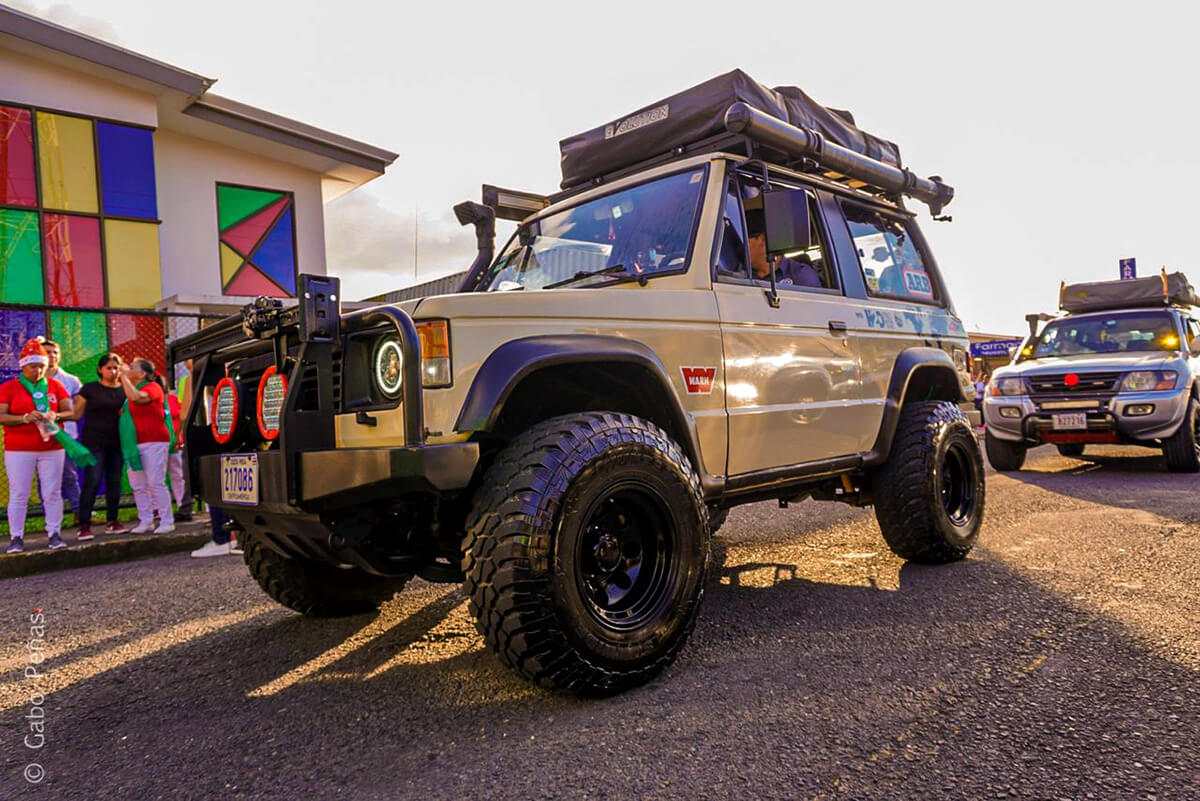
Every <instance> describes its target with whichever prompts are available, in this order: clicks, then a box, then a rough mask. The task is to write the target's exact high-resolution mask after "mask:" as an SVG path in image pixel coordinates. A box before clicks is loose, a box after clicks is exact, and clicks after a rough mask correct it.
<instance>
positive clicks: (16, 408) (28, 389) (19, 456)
mask: <svg viewBox="0 0 1200 801" xmlns="http://www.w3.org/2000/svg"><path fill="white" fill-rule="evenodd" d="M19 361H20V365H21V374H20V375H19V376H17V377H16V378H13V379H10V380H8V381H5V382H4V383H3V384H0V425H3V426H4V469H5V471H6V472H7V473H8V527H9V532H10V536H11V540H10V542H9V545H8V553H20V552H21V551H22V550H24V543H25V515H26V512H27V511H28V509H29V493H30V490H31V489H32V486H33V474H34V473H35V472H36V473H37V475H38V478H39V480H40V481H41V487H42V508H43V510H44V511H45V514H46V531H48V532H50V547H51V548H53V549H58V548H65V547H67V544H66V543H65V542H63V540H62V534H61V532H62V519H63V500H62V474H63V460H64V459H65V458H66V454H65V453H64V452H63V446H62V444H60V442H59V439H58V438H57V437H56V436H55V433H56V432H57V431H59V430H61V429H59V428H58V425H57V423H56V422H55V421H57V420H59V419H71V415H72V406H71V396H70V395H68V394H67V390H66V388H65V387H63V385H62V384H60V383H58V382H57V381H55V380H54V379H53V378H49V379H48V378H46V366H47V364H48V363H49V359H48V357H47V356H46V349H45V348H43V347H42V343H41V337H36V338H34V339H31V340H29V341H28V342H26V343H25V346H24V347H22V348H21V355H20V357H19Z"/></svg>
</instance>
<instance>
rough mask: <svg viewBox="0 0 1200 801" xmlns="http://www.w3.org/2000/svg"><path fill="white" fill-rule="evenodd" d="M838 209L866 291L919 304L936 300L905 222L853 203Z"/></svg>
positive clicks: (931, 282)
mask: <svg viewBox="0 0 1200 801" xmlns="http://www.w3.org/2000/svg"><path fill="white" fill-rule="evenodd" d="M842 208H843V209H844V210H845V213H846V225H847V226H848V227H849V229H850V237H851V238H852V239H853V240H854V249H855V252H856V253H857V254H858V264H859V267H860V268H861V270H862V275H863V280H864V281H865V282H866V285H867V292H868V293H870V294H871V295H872V296H874V297H885V298H899V299H903V300H909V301H917V302H921V303H933V302H936V301H938V300H939V298H938V297H937V290H936V288H935V287H934V283H933V279H932V276H930V274H929V271H928V269H927V267H926V265H925V259H924V257H923V256H922V255H921V252H920V250H919V249H918V248H917V244H916V242H915V241H913V237H912V233H911V231H910V229H909V223H907V222H905V221H903V220H900V219H897V218H895V217H891V216H889V215H885V214H881V213H880V212H878V211H875V210H874V209H869V208H866V207H864V206H859V205H857V204H853V203H843V204H842Z"/></svg>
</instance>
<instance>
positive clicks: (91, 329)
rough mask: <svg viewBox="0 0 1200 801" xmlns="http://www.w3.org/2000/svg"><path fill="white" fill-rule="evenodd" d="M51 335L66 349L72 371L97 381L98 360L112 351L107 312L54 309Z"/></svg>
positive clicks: (64, 356)
mask: <svg viewBox="0 0 1200 801" xmlns="http://www.w3.org/2000/svg"><path fill="white" fill-rule="evenodd" d="M50 338H51V339H53V340H54V341H55V342H57V343H58V345H59V348H60V349H61V351H62V365H63V369H65V370H66V371H67V372H68V373H72V374H74V375H76V376H78V377H79V380H80V381H83V382H84V383H87V382H88V381H95V380H96V362H98V361H99V360H100V357H101V356H103V355H104V354H105V353H107V352H108V321H107V319H106V318H105V315H103V314H93V313H89V312H64V311H52V312H50Z"/></svg>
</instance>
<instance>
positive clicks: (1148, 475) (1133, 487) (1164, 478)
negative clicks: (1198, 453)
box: [995, 446, 1200, 525]
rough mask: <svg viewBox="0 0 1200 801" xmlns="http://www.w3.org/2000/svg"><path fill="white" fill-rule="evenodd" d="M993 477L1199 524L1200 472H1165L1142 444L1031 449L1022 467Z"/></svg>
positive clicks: (1159, 460)
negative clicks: (1071, 450) (1076, 451)
mask: <svg viewBox="0 0 1200 801" xmlns="http://www.w3.org/2000/svg"><path fill="white" fill-rule="evenodd" d="M995 475H1003V476H1006V477H1008V478H1012V479H1015V480H1016V481H1020V482H1022V483H1024V484H1027V485H1030V486H1034V487H1040V488H1041V489H1044V490H1048V491H1050V492H1054V493H1057V494H1059V495H1064V496H1067V497H1071V498H1078V499H1079V500H1083V501H1089V502H1092V503H1098V504H1103V505H1105V506H1113V507H1117V508H1121V509H1136V510H1141V511H1144V512H1151V513H1153V514H1157V515H1161V516H1163V517H1167V518H1171V519H1173V520H1177V521H1179V522H1181V523H1187V524H1192V525H1195V524H1198V523H1200V500H1197V497H1198V496H1197V493H1198V492H1200V475H1198V474H1195V473H1171V472H1168V471H1167V468H1166V464H1165V462H1164V461H1163V457H1162V454H1161V453H1160V452H1157V451H1152V450H1150V449H1147V448H1137V447H1129V448H1120V447H1114V446H1089V448H1088V450H1087V451H1086V452H1085V453H1084V455H1083V456H1079V457H1066V456H1059V455H1058V453H1057V452H1055V451H1054V450H1053V449H1041V450H1034V451H1031V452H1030V458H1029V461H1028V462H1027V463H1026V469H1023V470H1017V471H1013V472H1006V473H998V474H995Z"/></svg>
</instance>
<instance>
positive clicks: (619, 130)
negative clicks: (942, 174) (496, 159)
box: [559, 70, 900, 189]
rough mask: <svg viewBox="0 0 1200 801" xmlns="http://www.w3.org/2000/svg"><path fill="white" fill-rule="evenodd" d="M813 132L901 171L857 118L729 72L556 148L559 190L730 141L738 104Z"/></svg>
mask: <svg viewBox="0 0 1200 801" xmlns="http://www.w3.org/2000/svg"><path fill="white" fill-rule="evenodd" d="M739 101H741V102H744V103H746V104H747V105H750V106H753V107H754V108H756V109H758V110H759V111H762V112H764V113H766V114H769V115H770V116H772V117H776V118H778V119H781V120H784V121H787V122H790V123H791V124H793V125H796V126H801V127H804V128H807V129H809V130H812V131H816V132H817V133H819V134H821V135H822V136H824V137H826V138H827V139H829V140H831V141H833V142H836V143H837V144H839V145H842V146H843V147H846V148H849V149H851V150H854V151H855V152H858V153H862V154H863V155H866V156H870V157H871V158H875V159H878V160H880V161H884V162H887V163H889V164H893V165H896V166H899V164H900V151H899V148H897V147H896V146H895V145H894V144H892V143H891V142H888V141H886V140H883V139H879V138H877V137H874V136H871V135H870V134H867V133H864V132H863V131H860V130H859V129H858V128H856V127H855V126H854V117H853V116H852V115H851V114H850V113H849V112H845V111H833V110H831V109H827V108H825V107H824V106H822V105H821V104H819V103H817V102H815V101H814V100H812V98H810V97H809V96H808V95H806V94H804V92H802V91H800V90H799V89H797V88H796V87H792V86H785V87H778V88H777V89H770V88H768V87H766V86H763V85H762V84H761V83H759V82H758V81H756V80H754V79H753V78H751V77H750V76H749V75H747V74H746V73H744V72H742V71H741V70H734V71H732V72H727V73H725V74H724V75H718V76H717V77H716V78H712V79H711V80H708V81H705V82H704V83H702V84H699V85H697V86H693V87H692V88H691V89H687V90H685V91H683V92H680V93H678V94H675V95H671V96H670V97H668V98H665V99H663V100H660V101H658V102H657V103H652V104H651V105H649V106H646V107H644V108H641V109H638V110H637V111H635V112H634V113H632V114H630V115H628V116H625V117H621V118H619V119H616V120H613V121H612V122H609V123H607V124H605V125H601V126H600V127H598V128H593V129H592V130H590V131H585V132H584V133H581V134H576V135H575V136H570V137H568V138H566V139H563V140H562V141H561V142H559V150H560V152H561V154H562V176H563V180H562V188H563V189H567V188H570V187H572V186H577V185H579V184H581V183H584V182H586V181H588V180H590V179H592V178H596V177H598V176H601V175H606V174H608V173H611V172H615V171H616V170H619V169H622V168H624V167H629V166H632V165H634V164H637V163H639V162H642V161H646V160H647V159H650V158H653V157H655V156H661V155H663V154H666V153H669V152H671V151H672V150H673V149H675V148H677V147H684V146H687V145H691V144H695V143H697V142H700V141H702V140H704V139H707V138H709V137H715V136H721V135H725V134H727V131H726V128H725V112H726V111H727V110H728V109H729V107H730V106H731V105H733V104H734V103H737V102H739Z"/></svg>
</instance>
